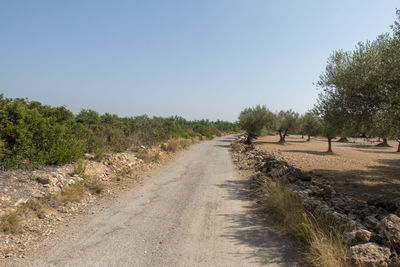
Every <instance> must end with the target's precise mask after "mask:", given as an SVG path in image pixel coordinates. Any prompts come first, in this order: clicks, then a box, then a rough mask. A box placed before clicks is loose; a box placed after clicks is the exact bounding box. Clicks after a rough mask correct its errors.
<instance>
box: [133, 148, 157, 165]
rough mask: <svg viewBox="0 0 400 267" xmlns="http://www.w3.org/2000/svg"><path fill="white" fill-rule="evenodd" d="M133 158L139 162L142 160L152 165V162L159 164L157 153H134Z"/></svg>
mask: <svg viewBox="0 0 400 267" xmlns="http://www.w3.org/2000/svg"><path fill="white" fill-rule="evenodd" d="M135 156H136V157H137V158H139V159H141V160H143V162H144V163H146V164H148V163H152V162H159V161H160V154H159V153H154V154H152V153H149V152H147V151H142V152H136V153H135Z"/></svg>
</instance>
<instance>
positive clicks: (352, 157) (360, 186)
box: [255, 135, 400, 201]
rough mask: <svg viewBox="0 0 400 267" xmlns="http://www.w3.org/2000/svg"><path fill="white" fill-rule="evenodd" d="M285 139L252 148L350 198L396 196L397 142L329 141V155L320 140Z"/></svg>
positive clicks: (399, 193)
mask: <svg viewBox="0 0 400 267" xmlns="http://www.w3.org/2000/svg"><path fill="white" fill-rule="evenodd" d="M286 140H287V141H286V144H284V145H282V144H278V141H279V136H265V137H261V138H258V139H257V140H256V141H255V146H256V148H257V149H260V150H263V151H267V152H269V153H272V154H273V155H274V156H275V157H276V158H277V159H281V160H285V161H287V162H288V163H289V164H290V165H292V166H294V167H296V168H299V169H301V170H302V171H304V172H310V174H311V175H312V176H313V179H314V180H316V181H319V182H322V183H326V184H331V185H332V186H333V187H334V188H335V189H336V190H337V191H338V192H339V193H343V194H346V195H349V196H351V197H353V198H356V199H360V200H366V201H368V200H373V199H377V198H398V197H400V190H399V188H400V153H397V152H395V151H396V150H397V142H393V141H391V142H389V144H390V145H391V147H377V146H376V145H377V144H378V143H379V142H378V141H377V140H374V141H365V140H364V139H361V138H357V139H355V138H349V141H350V142H349V143H339V142H333V153H332V154H330V153H326V151H327V147H328V144H327V141H326V139H324V138H320V137H318V138H312V139H311V141H310V142H307V141H306V138H304V139H302V138H301V136H298V135H292V136H288V137H287V138H286Z"/></svg>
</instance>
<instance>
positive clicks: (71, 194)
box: [57, 182, 85, 204]
mask: <svg viewBox="0 0 400 267" xmlns="http://www.w3.org/2000/svg"><path fill="white" fill-rule="evenodd" d="M84 195H85V184H84V183H83V182H78V183H75V184H72V185H70V186H68V187H66V188H64V189H63V191H62V192H61V194H60V195H58V197H57V202H58V204H66V203H68V202H80V201H81V200H82V199H83V197H84Z"/></svg>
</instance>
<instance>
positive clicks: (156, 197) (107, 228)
mask: <svg viewBox="0 0 400 267" xmlns="http://www.w3.org/2000/svg"><path fill="white" fill-rule="evenodd" d="M232 140H233V136H229V137H221V138H217V139H215V140H212V141H209V142H204V143H201V144H197V145H193V146H191V147H190V148H189V149H188V150H187V151H185V152H183V153H182V154H181V155H180V156H179V157H178V159H177V160H176V161H174V162H172V163H169V164H168V165H166V166H165V167H162V168H161V169H160V170H159V172H157V174H155V176H154V177H153V178H151V179H148V180H146V181H145V182H144V184H143V186H141V187H138V188H134V189H132V190H131V191H130V192H125V193H123V194H121V196H120V197H119V198H118V200H117V201H114V202H112V204H110V205H109V206H107V207H102V209H100V210H98V211H96V212H95V213H94V214H92V215H88V216H84V217H83V218H77V219H73V220H72V221H71V222H70V223H69V226H68V227H66V229H64V230H62V231H64V232H65V233H64V234H65V236H66V238H65V240H63V241H62V242H61V241H60V242H59V243H58V244H55V245H54V246H53V247H51V248H48V249H47V250H46V251H44V252H43V253H37V254H36V255H35V259H34V260H33V261H32V262H28V263H24V264H23V265H24V266H27V265H28V266H29V265H30V266H296V265H297V264H296V247H295V245H294V244H293V243H292V242H291V241H289V240H287V239H286V238H285V237H284V236H283V235H281V234H280V233H279V232H277V231H275V230H274V228H273V227H272V226H271V223H270V222H269V221H268V219H265V218H264V217H263V216H261V213H260V212H259V210H258V208H257V205H256V204H255V203H254V201H252V200H251V199H250V198H249V197H248V193H249V191H248V185H249V184H248V181H247V179H246V178H244V177H241V176H240V175H239V173H238V171H237V170H236V169H235V167H234V165H233V163H232V160H231V156H230V154H229V145H230V142H231V141H232ZM67 237H68V238H67Z"/></svg>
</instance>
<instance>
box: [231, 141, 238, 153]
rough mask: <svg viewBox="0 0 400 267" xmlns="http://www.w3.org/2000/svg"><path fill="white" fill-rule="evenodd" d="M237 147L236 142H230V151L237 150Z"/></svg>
mask: <svg viewBox="0 0 400 267" xmlns="http://www.w3.org/2000/svg"><path fill="white" fill-rule="evenodd" d="M238 148H239V145H238V143H237V142H232V143H231V150H232V151H236V150H238Z"/></svg>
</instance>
